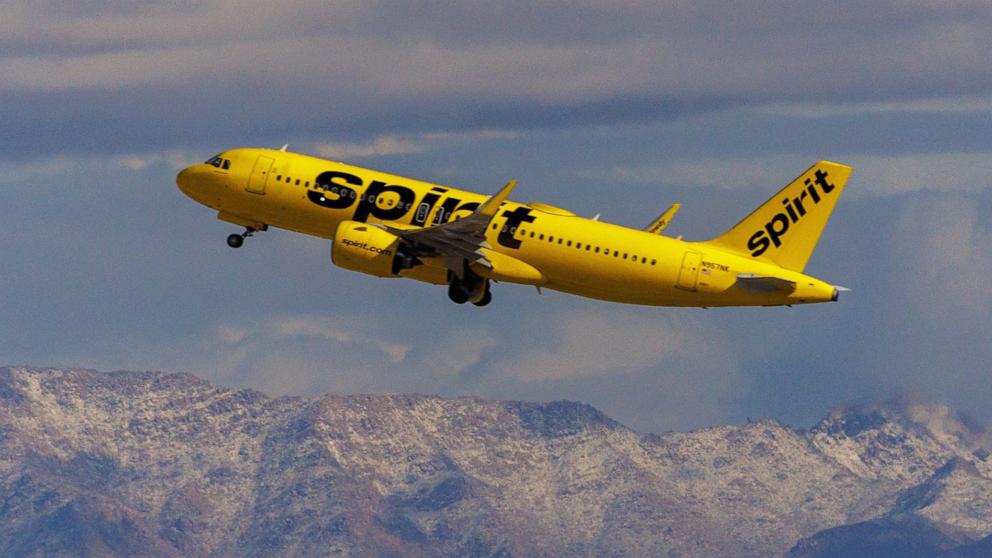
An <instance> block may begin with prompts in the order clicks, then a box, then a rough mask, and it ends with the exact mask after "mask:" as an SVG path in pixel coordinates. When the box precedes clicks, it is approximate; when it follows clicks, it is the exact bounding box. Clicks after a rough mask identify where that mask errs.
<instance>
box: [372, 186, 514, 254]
mask: <svg viewBox="0 0 992 558" xmlns="http://www.w3.org/2000/svg"><path fill="white" fill-rule="evenodd" d="M516 185H517V181H516V180H511V181H509V182H507V183H506V186H503V188H502V189H500V191H499V192H496V193H495V194H494V195H493V196H492V197H490V198H489V199H488V200H486V202H485V203H483V204H482V205H480V206H479V207H478V208H477V209H476V210H475V211H474V212H473V213H472V214H471V215H469V216H468V217H465V218H463V219H458V220H457V221H450V222H447V223H442V224H440V225H435V226H433V227H427V228H422V229H397V228H393V227H388V226H384V225H378V226H381V227H382V228H384V229H386V230H387V231H389V232H391V233H393V234H395V235H396V236H398V237H400V238H402V239H403V240H405V241H406V242H407V243H408V244H409V245H410V246H411V248H412V249H413V251H414V253H415V255H425V256H454V257H456V258H462V259H465V260H468V261H469V262H475V263H479V264H481V265H484V266H486V267H489V268H491V267H492V263H491V262H490V261H489V260H488V259H487V258H486V254H485V253H484V252H483V251H482V249H483V248H490V246H489V244H488V243H487V242H486V228H487V227H488V226H489V223H490V221H492V219H493V217H495V216H496V212H497V211H499V206H500V205H502V203H503V202H504V201H506V198H507V197H509V195H510V192H512V191H513V188H514V187H515V186H516Z"/></svg>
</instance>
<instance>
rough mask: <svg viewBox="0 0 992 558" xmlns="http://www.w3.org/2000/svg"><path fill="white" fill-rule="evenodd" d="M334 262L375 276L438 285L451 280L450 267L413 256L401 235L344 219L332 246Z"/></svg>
mask: <svg viewBox="0 0 992 558" xmlns="http://www.w3.org/2000/svg"><path fill="white" fill-rule="evenodd" d="M331 261H333V262H334V264H335V265H338V266H340V267H343V268H345V269H350V270H351V271H357V272H359V273H367V274H368V275H375V276H376V277H408V278H410V279H416V280H418V281H425V282H427V283H434V284H438V285H444V284H447V282H448V272H447V269H445V268H444V267H443V266H442V267H438V266H436V265H431V264H435V263H439V262H433V261H428V262H424V261H421V260H420V259H418V258H416V257H413V256H412V255H410V254H409V253H407V252H406V250H405V249H404V247H403V241H402V240H401V239H400V237H398V236H396V235H395V234H393V233H391V232H388V231H384V230H382V229H380V228H379V227H374V226H372V225H369V224H367V223H360V222H358V221H342V222H341V224H339V225H338V228H337V232H336V233H335V234H334V242H333V244H332V245H331ZM425 263H426V264H427V265H425Z"/></svg>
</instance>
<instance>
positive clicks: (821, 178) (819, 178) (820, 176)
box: [813, 169, 834, 194]
mask: <svg viewBox="0 0 992 558" xmlns="http://www.w3.org/2000/svg"><path fill="white" fill-rule="evenodd" d="M813 174H815V175H816V183H817V184H819V185H820V188H822V189H823V193H824V194H829V193H830V192H833V191H834V185H833V184H830V183H829V182H827V176H829V175H828V174H827V173H826V172H825V171H822V170H820V169H816V172H815V173H813Z"/></svg>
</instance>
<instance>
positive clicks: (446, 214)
mask: <svg viewBox="0 0 992 558" xmlns="http://www.w3.org/2000/svg"><path fill="white" fill-rule="evenodd" d="M460 203H462V200H460V199H458V198H448V199H446V200H444V203H442V204H441V209H439V210H438V212H437V216H436V217H434V224H435V225H440V224H441V223H447V222H448V220H449V219H451V215H452V214H453V213H454V212H455V208H456V207H458V204H460Z"/></svg>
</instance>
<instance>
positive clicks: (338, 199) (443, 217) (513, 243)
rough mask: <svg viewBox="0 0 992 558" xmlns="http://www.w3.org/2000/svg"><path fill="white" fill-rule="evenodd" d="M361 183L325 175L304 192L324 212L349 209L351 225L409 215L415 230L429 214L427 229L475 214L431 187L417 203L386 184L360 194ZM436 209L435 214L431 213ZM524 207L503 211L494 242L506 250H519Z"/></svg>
mask: <svg viewBox="0 0 992 558" xmlns="http://www.w3.org/2000/svg"><path fill="white" fill-rule="evenodd" d="M363 186H365V181H364V180H362V178H361V177H360V176H356V175H354V174H351V173H347V172H341V171H325V172H322V173H320V174H319V175H318V176H317V178H316V179H315V180H314V187H315V188H317V189H316V190H307V199H309V200H310V201H311V202H312V203H315V204H317V205H319V206H321V207H326V208H328V209H348V208H350V207H352V206H354V207H355V211H354V213H353V214H352V216H351V219H352V220H353V221H359V222H361V223H365V222H367V221H368V219H369V217H374V218H376V219H380V220H383V221H399V220H401V219H403V218H404V217H406V216H407V215H408V214H410V213H413V217H412V218H411V220H410V224H411V225H415V226H418V227H424V226H429V225H428V224H427V220H428V218H429V217H430V215H431V213H434V218H433V219H431V223H430V225H440V224H442V223H447V222H448V221H449V220H451V217H452V215H454V214H455V213H456V212H459V211H461V212H465V213H466V214H468V213H471V212H473V211H475V210H476V209H477V208H478V207H479V202H465V203H462V200H461V199H459V198H456V197H453V196H445V194H446V193H447V192H448V191H449V190H448V189H447V188H442V187H440V186H435V187H432V188H431V189H430V190H429V191H428V192H427V193H426V194H424V197H423V198H422V199H421V200H420V202H419V203H417V192H416V191H415V190H413V189H412V188H410V187H407V186H403V185H400V184H387V183H385V182H382V181H381V180H373V181H372V182H370V183H369V184H368V186H367V187H366V188H365V190H364V191H363V192H361V191H359V189H360V188H362V187H363ZM385 195H390V197H395V201H394V203H392V204H390V205H388V206H385V205H384V204H381V203H377V202H379V201H381V200H382V199H384V198H383V196H385ZM439 201H440V204H439V203H438V202H439ZM435 208H436V210H437V211H436V212H435ZM530 213H531V210H530V208H527V207H518V208H516V209H514V210H512V211H504V212H503V217H506V223H505V225H504V226H503V228H502V230H501V232H500V234H499V236H498V237H497V242H499V243H500V244H502V245H503V246H506V247H507V248H519V247H520V240H517V239H516V238H514V236H513V233H514V232H516V228H517V226H518V225H520V224H521V223H532V222H533V221H534V216H533V215H531V214H530Z"/></svg>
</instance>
